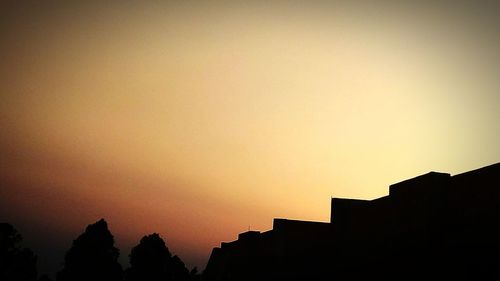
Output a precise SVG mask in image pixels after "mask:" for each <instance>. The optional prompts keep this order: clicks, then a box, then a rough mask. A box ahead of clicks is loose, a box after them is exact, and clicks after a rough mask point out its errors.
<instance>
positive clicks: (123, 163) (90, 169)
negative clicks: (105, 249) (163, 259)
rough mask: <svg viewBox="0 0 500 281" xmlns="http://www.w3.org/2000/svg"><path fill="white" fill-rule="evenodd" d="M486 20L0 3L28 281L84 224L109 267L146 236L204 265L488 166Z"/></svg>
mask: <svg viewBox="0 0 500 281" xmlns="http://www.w3.org/2000/svg"><path fill="white" fill-rule="evenodd" d="M247 2H252V3H247ZM414 2H418V3H414ZM499 21H500V9H499V7H498V5H497V4H495V1H463V2H460V1H434V2H433V3H432V4H431V3H430V2H428V1H270V2H269V1H206V2H205V1H178V2H174V1H170V2H169V1H32V2H30V1H2V3H1V4H0V95H1V102H0V221H7V222H10V223H12V224H14V225H15V226H16V228H17V229H18V230H19V231H20V232H21V234H23V236H24V238H25V245H27V246H30V247H31V248H32V249H33V250H34V251H35V252H36V253H37V254H38V256H39V268H40V273H44V272H48V273H53V272H55V271H57V270H59V269H60V268H61V264H62V261H63V257H64V253H65V251H66V250H67V249H68V248H69V247H70V245H71V242H72V240H73V239H75V238H76V237H77V236H78V235H79V234H81V233H82V232H83V230H84V229H85V227H86V226H87V225H88V224H90V223H94V222H96V221H97V220H99V219H100V218H105V219H106V220H107V221H108V224H109V227H110V230H111V232H112V233H113V234H114V236H115V240H116V243H117V246H118V247H119V248H120V249H121V257H120V260H121V261H122V263H123V264H124V267H127V262H128V254H129V253H130V248H131V247H132V246H134V245H136V244H137V243H138V241H139V240H140V238H141V237H142V236H144V235H146V234H150V233H153V232H157V233H160V235H161V236H162V237H163V238H165V240H166V243H167V246H168V247H169V249H170V250H171V252H173V253H174V254H177V255H179V256H180V257H181V258H182V259H183V260H184V261H185V262H186V264H187V265H188V266H189V267H192V266H198V267H199V268H201V269H202V268H204V266H205V264H206V261H207V260H208V257H209V255H210V252H211V249H212V248H213V247H215V246H218V245H219V244H220V242H221V241H231V240H234V239H236V238H237V234H238V233H240V232H244V231H247V230H248V229H251V230H261V231H264V230H268V229H271V228H272V219H273V218H276V217H280V218H291V219H303V220H314V221H328V220H329V216H330V198H331V197H347V198H360V199H374V198H377V197H380V196H384V195H386V194H387V193H388V186H389V185H390V184H393V183H396V182H398V181H402V180H405V179H408V178H411V177H414V176H417V175H420V174H423V173H427V172H429V171H440V172H448V173H451V174H457V173H461V172H465V171H468V170H472V169H476V168H479V167H482V166H486V165H489V164H493V163H496V162H499V161H500V147H499V145H498V144H499V143H500V125H499V123H498V120H500V110H499V108H498V106H499V105H500V92H499V90H500V80H499V79H498V77H499V75H500V54H499V52H498V50H500V30H499V29H498V28H497V27H498V26H500V22H499Z"/></svg>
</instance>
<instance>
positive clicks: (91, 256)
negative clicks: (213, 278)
mask: <svg viewBox="0 0 500 281" xmlns="http://www.w3.org/2000/svg"><path fill="white" fill-rule="evenodd" d="M21 240H22V237H21V235H20V234H19V233H18V232H17V231H16V229H15V228H14V227H13V226H12V225H10V224H8V223H0V281H35V280H38V281H51V279H50V278H49V277H48V275H46V274H45V275H41V276H40V277H39V278H38V279H37V270H36V261H37V259H36V256H35V255H34V254H33V252H32V251H31V250H29V249H27V248H21V246H20V242H21ZM119 255H120V251H119V249H118V248H116V247H115V246H114V238H113V235H112V234H111V232H110V231H109V229H108V224H107V223H106V221H105V220H104V219H101V220H99V221H98V222H96V223H94V224H91V225H89V226H87V228H86V229H85V232H84V233H83V234H81V235H80V236H79V237H78V238H77V239H76V240H74V241H73V245H72V247H71V248H70V249H69V250H68V252H67V253H66V257H65V259H64V267H63V269H62V270H61V271H60V272H58V273H57V278H56V280H57V281H90V280H93V281H94V280H95V281H136V280H143V281H160V280H162V281H197V280H199V279H200V275H199V274H198V272H197V269H196V268H194V269H193V270H191V272H189V271H188V269H187V268H186V266H185V265H184V263H183V262H182V260H181V259H180V258H179V257H178V256H172V255H171V254H170V251H169V250H168V248H167V246H166V245H165V241H164V240H163V239H162V238H161V237H160V235H158V234H157V233H153V234H151V235H147V236H144V237H143V238H142V239H141V241H140V243H139V245H137V246H135V247H134V248H133V249H132V252H131V254H130V265H131V266H130V268H128V269H127V270H125V272H123V270H122V267H121V265H120V264H119V263H118V256H119Z"/></svg>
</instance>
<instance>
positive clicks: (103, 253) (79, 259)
mask: <svg viewBox="0 0 500 281" xmlns="http://www.w3.org/2000/svg"><path fill="white" fill-rule="evenodd" d="M118 256H119V250H118V249H117V248H116V247H115V246H114V239H113V235H112V234H111V232H110V231H109V230H108V224H107V223H106V221H105V220H104V219H101V220H99V221H98V222H96V223H95V224H91V225H89V226H87V228H86V230H85V232H84V233H83V234H81V235H80V236H79V237H78V238H77V239H76V240H74V241H73V246H72V247H71V248H70V249H69V250H68V252H67V253H66V257H65V260H64V268H63V269H62V271H60V272H59V273H58V274H57V280H58V281H79V280H82V281H84V280H85V281H88V280H98V281H101V280H102V281H104V280H106V281H115V280H116V281H118V280H121V279H122V276H123V274H122V267H121V265H120V264H119V263H118V262H117V259H118Z"/></svg>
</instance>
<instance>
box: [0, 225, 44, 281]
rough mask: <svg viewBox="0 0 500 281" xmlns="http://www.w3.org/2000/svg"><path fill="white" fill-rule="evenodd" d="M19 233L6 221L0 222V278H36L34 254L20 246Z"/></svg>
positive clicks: (6, 280)
mask: <svg viewBox="0 0 500 281" xmlns="http://www.w3.org/2000/svg"><path fill="white" fill-rule="evenodd" d="M22 240H23V238H22V236H21V234H19V233H18V232H17V230H16V229H15V228H14V227H13V226H12V225H11V224H8V223H0V280H2V281H28V280H36V275H37V271H36V259H37V258H36V256H35V254H33V252H32V251H31V250H30V249H27V248H21V246H20V243H21V241H22Z"/></svg>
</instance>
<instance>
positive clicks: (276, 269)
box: [203, 163, 500, 281]
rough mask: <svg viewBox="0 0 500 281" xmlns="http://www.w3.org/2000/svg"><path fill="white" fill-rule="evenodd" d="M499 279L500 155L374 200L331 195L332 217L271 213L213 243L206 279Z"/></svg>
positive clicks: (425, 178)
mask: <svg viewBox="0 0 500 281" xmlns="http://www.w3.org/2000/svg"><path fill="white" fill-rule="evenodd" d="M361 278H371V279H374V278H375V279H377V278H383V279H385V280H387V279H389V280H396V279H398V280H428V279H438V278H439V279H446V280H448V279H452V280H499V279H500V163H497V164H494V165H491V166H488V167H484V168H481V169H478V170H474V171H470V172H467V173H463V174H459V175H455V176H453V177H452V176H450V174H445V173H436V172H430V173H428V174H425V175H421V176H418V177H416V178H413V179H409V180H406V181H403V182H400V183H396V184H393V185H391V186H390V187H389V195H388V196H385V197H381V198H378V199H375V200H353V199H340V198H332V209H331V220H330V223H322V222H306V221H295V220H286V219H274V223H273V229H272V230H270V231H266V232H263V233H260V232H258V231H249V232H245V233H242V234H240V235H239V236H238V240H236V241H233V242H229V243H221V247H220V248H214V249H213V251H212V254H211V256H210V260H209V262H208V264H207V267H206V269H205V271H204V273H203V280H205V281H229V280H231V281H233V280H234V281H239V280H357V279H361Z"/></svg>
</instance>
